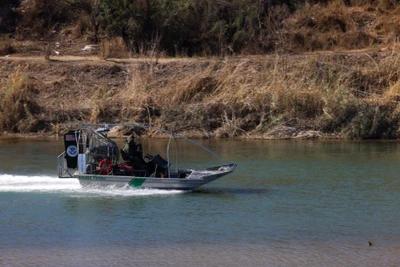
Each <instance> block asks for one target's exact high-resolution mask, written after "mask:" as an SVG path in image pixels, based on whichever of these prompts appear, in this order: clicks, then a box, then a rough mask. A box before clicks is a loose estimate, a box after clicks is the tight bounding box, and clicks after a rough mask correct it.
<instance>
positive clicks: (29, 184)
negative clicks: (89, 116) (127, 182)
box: [0, 174, 182, 197]
mask: <svg viewBox="0 0 400 267" xmlns="http://www.w3.org/2000/svg"><path fill="white" fill-rule="evenodd" d="M0 192H21V193H22V192H32V193H34V192H37V193H61V194H67V195H70V196H75V197H85V196H128V197H129V196H148V195H170V194H180V193H182V191H179V190H158V189H137V188H132V187H128V186H127V187H123V188H121V187H113V186H108V187H101V188H100V187H95V186H93V187H82V186H81V185H80V184H79V181H78V180H76V179H58V178H57V177H52V176H24V175H10V174H0Z"/></svg>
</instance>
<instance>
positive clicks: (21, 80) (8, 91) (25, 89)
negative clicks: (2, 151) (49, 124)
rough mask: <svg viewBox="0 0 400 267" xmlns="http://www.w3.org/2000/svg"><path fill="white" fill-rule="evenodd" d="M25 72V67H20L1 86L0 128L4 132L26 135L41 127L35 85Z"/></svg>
mask: <svg viewBox="0 0 400 267" xmlns="http://www.w3.org/2000/svg"><path fill="white" fill-rule="evenodd" d="M27 67H28V66H25V68H27ZM23 71H24V69H23V67H19V68H18V69H17V71H16V72H15V73H13V74H12V75H10V76H9V77H8V79H7V80H6V81H5V82H4V83H1V84H0V99H1V106H0V128H1V130H3V131H9V132H22V133H26V132H30V131H32V130H36V129H37V128H38V126H39V121H38V120H37V119H36V117H35V115H36V114H38V113H39V111H40V108H39V106H38V105H37V103H36V99H35V98H36V95H37V90H36V88H35V83H34V81H32V80H30V79H29V78H28V77H27V76H26V75H25V74H24V72H23Z"/></svg>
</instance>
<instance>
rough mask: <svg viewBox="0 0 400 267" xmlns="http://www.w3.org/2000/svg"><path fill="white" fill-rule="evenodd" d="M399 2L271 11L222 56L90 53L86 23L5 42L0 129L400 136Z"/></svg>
mask: <svg viewBox="0 0 400 267" xmlns="http://www.w3.org/2000/svg"><path fill="white" fill-rule="evenodd" d="M360 2H362V1H361V0H360ZM391 3H396V1H380V2H379V4H375V5H372V4H371V3H369V2H368V1H366V2H365V3H362V4H360V5H356V4H352V5H350V6H346V5H344V4H343V3H341V2H339V1H328V2H327V3H326V4H321V3H320V4H316V5H309V4H304V5H302V6H301V8H298V9H296V10H294V11H291V10H289V8H288V7H287V6H274V7H272V8H271V9H269V12H270V13H268V14H264V15H265V16H264V17H263V18H264V19H265V21H263V22H262V24H263V25H268V27H264V28H263V31H262V32H258V33H257V35H251V34H250V35H251V36H253V37H252V38H253V39H252V38H250V39H246V38H247V37H248V36H250V35H249V32H246V33H244V32H242V35H241V34H237V35H235V36H236V37H235V38H234V40H235V41H234V42H232V43H229V42H227V40H222V39H221V40H220V41H221V42H220V45H221V46H220V47H219V48H218V50H219V51H220V52H221V53H220V54H219V56H218V57H209V55H211V54H214V53H212V52H210V53H208V52H207V51H210V50H207V49H205V50H203V51H201V52H200V54H201V55H205V57H204V56H203V57H192V58H188V57H186V54H185V53H184V51H183V50H181V51H178V52H179V53H177V56H179V57H175V58H167V57H160V56H161V55H162V54H164V55H165V54H166V53H167V51H163V50H162V49H161V47H159V46H158V45H159V41H160V40H158V41H155V40H154V39H153V41H154V42H153V43H151V42H150V43H148V46H147V49H145V50H143V51H142V53H139V54H135V55H134V56H135V57H134V59H132V58H129V55H133V54H130V53H129V49H127V48H126V47H125V45H124V41H123V40H122V39H121V38H105V39H103V41H102V42H101V43H100V44H99V49H100V51H99V53H98V55H97V56H93V55H85V54H84V52H82V51H81V48H83V47H84V45H85V44H86V42H85V29H86V30H87V27H88V26H87V25H86V26H85V24H84V23H83V22H84V20H80V21H79V23H77V24H76V25H73V26H72V27H64V28H63V29H60V30H55V31H54V32H53V35H52V36H50V37H49V38H48V39H46V40H45V41H43V42H42V41H37V40H32V39H30V38H26V32H17V33H16V36H14V37H12V38H10V36H8V35H7V36H3V37H1V39H0V55H4V56H7V57H6V58H1V59H0V97H1V102H2V105H1V108H0V130H1V131H3V132H22V133H31V132H40V133H54V131H55V129H56V128H55V127H54V126H55V125H57V124H60V123H66V122H92V123H95V122H96V123H103V122H104V123H107V122H114V123H117V122H121V123H122V122H138V123H146V124H151V125H154V126H158V127H162V128H168V129H170V130H175V131H179V132H183V133H186V134H188V135H189V136H192V137H220V138H223V137H239V138H266V139H269V138H321V137H322V138H332V137H334V138H337V137H340V138H351V139H370V138H374V139H376V138H398V137H399V135H400V108H399V104H398V101H399V99H400V73H399V70H400V49H399V44H398V37H399V35H400V32H399V29H400V28H399V27H398V25H399V23H400V21H399V17H400V16H399V15H400V7H398V6H397V5H396V4H394V5H391ZM89 13H90V12H89ZM91 15H93V14H91ZM32 19H33V17H32ZM92 26H93V25H92ZM249 27H250V26H249ZM249 29H250V28H249ZM253 30H254V29H253ZM19 34H20V35H19ZM91 36H92V35H91ZM245 36H247V37H245ZM254 36H256V39H257V40H254V38H255V37H254ZM92 38H93V36H92V37H91V38H90V40H91V39H92ZM153 38H155V37H154V36H153ZM241 38H242V39H241ZM156 39H157V38H156ZM49 40H51V41H50V42H49ZM265 51H269V52H270V54H263V55H261V54H260V53H264V52H265ZM328 51H330V52H328ZM46 52H52V54H51V55H50V60H47V61H46V60H44V57H43V56H44V55H45V53H46ZM131 52H132V51H131ZM34 56H36V57H34ZM149 56H150V57H149ZM104 59H105V60H104Z"/></svg>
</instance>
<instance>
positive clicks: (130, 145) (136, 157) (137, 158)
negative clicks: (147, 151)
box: [121, 135, 146, 169]
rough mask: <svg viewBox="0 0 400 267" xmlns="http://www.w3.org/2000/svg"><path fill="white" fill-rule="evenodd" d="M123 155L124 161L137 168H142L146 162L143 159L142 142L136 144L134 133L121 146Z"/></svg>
mask: <svg viewBox="0 0 400 267" xmlns="http://www.w3.org/2000/svg"><path fill="white" fill-rule="evenodd" d="M121 155H122V158H123V159H124V161H125V162H126V163H127V164H129V165H131V166H132V167H134V168H135V169H141V168H142V167H143V163H144V164H145V163H146V162H145V161H144V160H143V151H142V144H136V143H135V138H134V136H133V135H131V136H129V137H128V138H127V139H126V141H125V143H124V145H123V147H122V148H121Z"/></svg>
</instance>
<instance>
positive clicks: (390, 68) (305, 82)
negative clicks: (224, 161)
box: [118, 51, 400, 138]
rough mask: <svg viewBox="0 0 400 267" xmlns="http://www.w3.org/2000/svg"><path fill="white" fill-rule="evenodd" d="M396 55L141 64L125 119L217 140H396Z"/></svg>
mask: <svg viewBox="0 0 400 267" xmlns="http://www.w3.org/2000/svg"><path fill="white" fill-rule="evenodd" d="M399 55H400V54H399V53H398V52H395V51H392V52H391V53H388V54H386V55H385V56H383V57H379V58H378V57H376V58H375V59H374V57H373V56H371V55H368V54H361V55H360V54H358V55H354V56H352V55H339V56H337V57H331V56H324V55H322V56H309V57H300V56H298V57H287V56H279V55H276V56H271V57H259V58H257V57H250V58H249V57H248V58H243V59H240V58H231V59H211V60H208V61H202V60H199V62H194V61H192V62H189V63H186V64H176V63H169V64H155V63H154V62H144V63H143V64H140V65H138V66H136V67H135V68H133V70H132V81H131V84H130V85H129V86H128V88H127V89H126V91H123V92H120V93H119V94H118V97H119V98H120V101H121V103H122V105H121V106H122V108H121V113H120V117H124V118H130V119H131V120H133V121H141V122H147V123H151V124H154V125H157V126H162V127H165V126H167V127H168V128H170V129H173V130H179V131H188V132H190V131H193V130H194V129H197V130H199V131H200V132H203V133H205V135H211V136H217V137H237V136H249V135H258V136H259V135H260V134H261V135H262V134H263V133H267V132H268V131H269V130H271V129H272V128H273V127H275V126H277V125H282V124H284V125H290V126H294V127H297V128H299V129H312V130H319V131H322V132H325V133H333V134H337V135H341V136H346V137H349V138H379V137H382V136H384V137H392V138H393V137H397V136H398V134H399V132H398V128H399V109H398V104H397V102H396V101H397V100H398V95H399V88H400V86H399V84H400V82H399V73H398V69H400V61H399V60H398V59H399ZM128 120H129V119H128Z"/></svg>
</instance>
